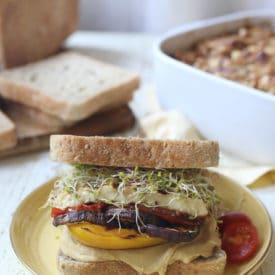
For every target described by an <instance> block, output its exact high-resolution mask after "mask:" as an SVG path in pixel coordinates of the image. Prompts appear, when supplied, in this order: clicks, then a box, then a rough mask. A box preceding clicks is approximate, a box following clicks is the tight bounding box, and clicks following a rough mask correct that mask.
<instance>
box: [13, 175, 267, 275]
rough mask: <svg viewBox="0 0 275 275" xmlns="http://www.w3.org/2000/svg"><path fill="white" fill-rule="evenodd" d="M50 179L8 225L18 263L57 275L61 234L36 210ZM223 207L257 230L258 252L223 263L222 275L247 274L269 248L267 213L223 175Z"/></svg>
mask: <svg viewBox="0 0 275 275" xmlns="http://www.w3.org/2000/svg"><path fill="white" fill-rule="evenodd" d="M53 182H54V180H52V181H50V182H48V183H46V184H44V185H42V186H41V187H39V188H37V189H36V190H34V191H33V192H32V193H31V194H30V195H29V196H28V197H27V198H26V199H25V200H23V201H22V203H21V204H20V205H19V207H18V208H17V210H16V212H15V214H14V216H13V220H12V223H11V228H10V238H11V242H12V246H13V249H14V251H15V254H16V255H17V257H18V258H19V259H20V260H21V262H22V263H23V264H24V265H25V266H26V267H27V268H28V269H29V270H30V271H32V272H33V273H37V274H39V275H43V274H45V275H46V274H47V275H49V274H52V275H55V274H59V273H58V270H57V267H56V255H57V251H58V246H59V238H60V234H61V229H60V228H55V227H54V226H52V224H51V222H52V221H51V218H50V212H49V210H45V209H43V210H38V208H40V207H41V205H43V203H44V202H45V201H46V199H47V196H48V194H49V192H50V190H51V188H52V186H53ZM214 184H215V187H216V190H217V192H218V193H219V195H220V196H221V197H222V199H223V201H224V204H225V206H226V207H227V208H228V209H231V210H239V211H242V212H244V213H246V214H247V215H248V216H249V217H250V218H251V219H252V220H253V222H254V224H255V226H256V227H257V229H258V232H259V235H260V240H261V246H260V249H259V251H258V253H257V254H256V255H255V256H254V257H253V259H251V260H250V261H248V262H247V263H244V264H241V265H236V266H235V265H227V266H226V272H225V274H226V275H229V274H251V273H253V272H255V271H256V269H257V268H258V267H259V266H260V265H261V264H262V263H263V261H264V259H265V258H266V257H267V255H268V252H269V250H270V245H271V239H272V225H271V221H270V218H269V215H268V213H267V211H266V209H265V208H264V207H263V205H262V204H261V203H260V202H259V201H258V200H257V199H256V198H255V197H254V195H253V193H252V192H251V191H250V190H248V189H247V188H244V187H242V186H240V185H238V184H236V183H234V182H232V181H229V180H228V179H226V178H225V177H221V178H220V179H219V180H218V182H214Z"/></svg>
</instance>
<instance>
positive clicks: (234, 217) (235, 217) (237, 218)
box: [219, 211, 252, 233]
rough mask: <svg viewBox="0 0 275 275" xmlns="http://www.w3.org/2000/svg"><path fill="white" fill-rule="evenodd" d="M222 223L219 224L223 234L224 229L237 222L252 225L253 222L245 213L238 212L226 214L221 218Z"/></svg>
mask: <svg viewBox="0 0 275 275" xmlns="http://www.w3.org/2000/svg"><path fill="white" fill-rule="evenodd" d="M220 220H221V223H220V224H219V230H220V232H221V233H223V231H224V229H225V228H226V227H227V226H228V225H230V224H232V223H235V222H247V223H249V224H252V222H251V220H250V219H249V218H248V217H247V216H246V215H245V214H243V213H241V212H237V211H230V212H225V213H224V214H223V215H222V216H221V217H220Z"/></svg>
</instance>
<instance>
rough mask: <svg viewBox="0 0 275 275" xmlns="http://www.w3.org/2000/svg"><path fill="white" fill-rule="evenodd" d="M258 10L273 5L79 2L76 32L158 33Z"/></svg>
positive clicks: (263, 1)
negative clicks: (244, 11)
mask: <svg viewBox="0 0 275 275" xmlns="http://www.w3.org/2000/svg"><path fill="white" fill-rule="evenodd" d="M259 8H275V1H274V0H81V7H80V15H81V19H80V28H81V29H83V30H101V31H102V30H107V31H145V32H153V33H159V32H163V31H166V30H168V29H169V28H171V27H174V26H177V25H181V24H183V23H187V22H192V21H195V20H199V19H204V18H208V17H213V16H218V15H223V14H226V13H232V12H235V11H241V10H248V9H259ZM274 14H275V12H274Z"/></svg>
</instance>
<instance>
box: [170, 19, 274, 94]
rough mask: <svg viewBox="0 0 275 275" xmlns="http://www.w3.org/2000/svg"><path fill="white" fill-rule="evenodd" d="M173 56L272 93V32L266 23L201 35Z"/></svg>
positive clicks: (202, 68)
mask: <svg viewBox="0 0 275 275" xmlns="http://www.w3.org/2000/svg"><path fill="white" fill-rule="evenodd" d="M174 57H175V58H177V59H178V60H181V61H183V62H186V63H188V64H190V65H193V66H195V67H197V68H199V69H201V70H204V71H207V72H210V73H213V74H215V75H217V76H220V77H224V78H227V79H230V80H233V81H236V82H239V83H242V84H244V85H247V86H250V87H254V88H256V89H260V90H263V91H266V92H269V93H271V94H274V95H275V32H274V31H273V30H272V28H271V26H269V25H267V24H264V25H261V26H253V27H241V28H239V30H238V31H237V32H236V33H230V34H223V35H221V36H216V37H212V38H209V39H204V40H202V41H199V42H198V43H196V44H195V45H193V46H192V47H191V48H190V49H188V50H187V51H186V50H180V51H175V53H174Z"/></svg>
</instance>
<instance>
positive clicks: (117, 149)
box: [50, 135, 219, 168]
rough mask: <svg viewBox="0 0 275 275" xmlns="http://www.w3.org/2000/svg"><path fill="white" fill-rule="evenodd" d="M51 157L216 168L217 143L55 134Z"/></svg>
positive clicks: (109, 163)
mask: <svg viewBox="0 0 275 275" xmlns="http://www.w3.org/2000/svg"><path fill="white" fill-rule="evenodd" d="M50 153H51V158H52V159H53V160H55V161H60V162H67V163H72V164H91V165H98V166H115V167H135V166H138V167H144V168H203V167H210V166H217V165H218V160H219V146H218V143H217V142H214V141H172V140H149V139H142V138H115V137H97V136H96V137H82V136H72V135H53V136H51V139H50Z"/></svg>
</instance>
